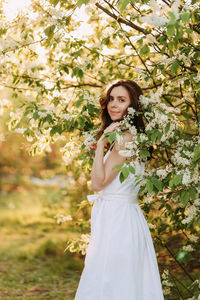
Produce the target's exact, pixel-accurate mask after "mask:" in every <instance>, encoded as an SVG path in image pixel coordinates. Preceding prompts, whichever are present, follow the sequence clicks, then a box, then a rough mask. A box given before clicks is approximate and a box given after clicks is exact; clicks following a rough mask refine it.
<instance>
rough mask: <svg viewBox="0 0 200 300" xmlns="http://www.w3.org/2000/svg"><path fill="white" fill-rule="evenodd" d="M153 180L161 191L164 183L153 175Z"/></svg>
mask: <svg viewBox="0 0 200 300" xmlns="http://www.w3.org/2000/svg"><path fill="white" fill-rule="evenodd" d="M151 181H152V182H153V184H154V186H155V187H156V188H157V189H158V190H159V191H162V189H163V184H162V182H161V181H160V180H158V178H157V177H155V176H152V177H151Z"/></svg>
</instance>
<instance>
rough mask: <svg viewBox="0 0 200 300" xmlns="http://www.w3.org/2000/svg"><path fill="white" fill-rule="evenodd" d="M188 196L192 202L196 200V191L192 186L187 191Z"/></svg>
mask: <svg viewBox="0 0 200 300" xmlns="http://www.w3.org/2000/svg"><path fill="white" fill-rule="evenodd" d="M188 192H189V194H190V198H191V199H192V200H195V199H196V193H197V192H196V189H195V188H194V187H193V186H192V187H191V188H190V189H189V190H188Z"/></svg>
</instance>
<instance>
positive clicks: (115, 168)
mask: <svg viewBox="0 0 200 300" xmlns="http://www.w3.org/2000/svg"><path fill="white" fill-rule="evenodd" d="M121 166H122V164H120V165H116V166H114V167H113V168H112V170H117V169H120V168H121Z"/></svg>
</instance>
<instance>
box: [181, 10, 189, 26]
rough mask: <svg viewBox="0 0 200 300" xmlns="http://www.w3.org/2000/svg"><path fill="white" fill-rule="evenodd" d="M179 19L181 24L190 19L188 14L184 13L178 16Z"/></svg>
mask: <svg viewBox="0 0 200 300" xmlns="http://www.w3.org/2000/svg"><path fill="white" fill-rule="evenodd" d="M180 18H181V20H182V21H183V23H187V22H188V21H189V19H190V14H189V13H187V12H185V13H183V14H181V15H180Z"/></svg>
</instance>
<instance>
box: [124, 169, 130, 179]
mask: <svg viewBox="0 0 200 300" xmlns="http://www.w3.org/2000/svg"><path fill="white" fill-rule="evenodd" d="M122 173H123V175H124V179H126V178H127V177H128V175H129V169H128V168H127V167H123V168H122Z"/></svg>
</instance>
